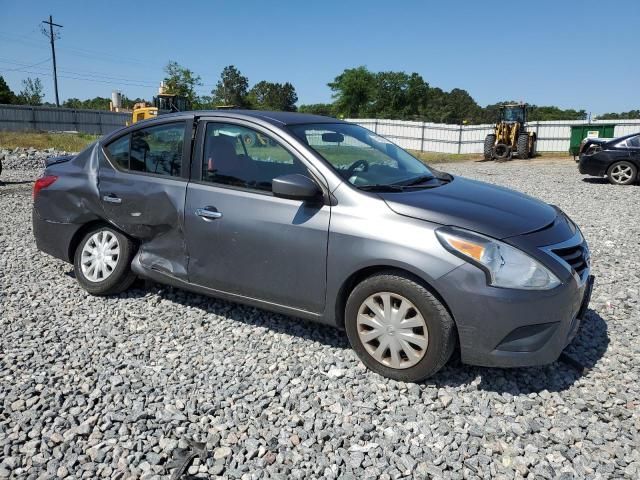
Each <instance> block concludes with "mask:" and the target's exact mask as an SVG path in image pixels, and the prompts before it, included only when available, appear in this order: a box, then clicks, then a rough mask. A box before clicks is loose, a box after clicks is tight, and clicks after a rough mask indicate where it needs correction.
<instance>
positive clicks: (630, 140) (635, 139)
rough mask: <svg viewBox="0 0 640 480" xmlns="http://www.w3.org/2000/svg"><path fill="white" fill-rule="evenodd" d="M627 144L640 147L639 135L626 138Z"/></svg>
mask: <svg viewBox="0 0 640 480" xmlns="http://www.w3.org/2000/svg"><path fill="white" fill-rule="evenodd" d="M627 145H628V146H630V147H633V148H640V135H638V136H635V137H631V138H628V139H627Z"/></svg>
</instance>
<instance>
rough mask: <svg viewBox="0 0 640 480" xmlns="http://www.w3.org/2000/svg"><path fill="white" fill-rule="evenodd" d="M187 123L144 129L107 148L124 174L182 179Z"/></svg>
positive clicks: (111, 157)
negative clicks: (133, 173) (132, 173)
mask: <svg viewBox="0 0 640 480" xmlns="http://www.w3.org/2000/svg"><path fill="white" fill-rule="evenodd" d="M185 127H186V124H185V123H184V122H180V123H172V124H167V125H158V126H155V127H148V128H141V129H139V130H135V131H133V132H131V133H130V134H128V135H125V136H124V137H120V138H118V139H116V140H114V141H113V142H111V143H110V144H108V145H107V146H106V147H105V150H106V151H107V155H108V157H109V159H110V160H111V161H112V162H113V163H114V164H115V165H116V166H117V167H118V168H119V169H121V170H127V171H130V172H140V173H147V174H153V175H163V176H171V177H179V176H180V174H181V171H182V152H183V146H184V134H185Z"/></svg>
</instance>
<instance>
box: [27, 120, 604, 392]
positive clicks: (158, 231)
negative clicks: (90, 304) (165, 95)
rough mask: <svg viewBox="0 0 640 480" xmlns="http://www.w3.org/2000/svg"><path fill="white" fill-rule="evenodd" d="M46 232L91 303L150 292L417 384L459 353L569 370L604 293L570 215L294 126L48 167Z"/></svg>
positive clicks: (169, 133) (238, 129) (114, 146)
mask: <svg viewBox="0 0 640 480" xmlns="http://www.w3.org/2000/svg"><path fill="white" fill-rule="evenodd" d="M247 138H250V139H252V141H250V142H248V141H246V139H247ZM33 224H34V234H35V237H36V241H37V245H38V248H39V249H41V250H42V251H44V252H47V253H49V254H51V255H53V256H55V257H58V258H61V259H63V260H65V261H68V262H71V263H73V264H74V268H75V274H76V278H77V280H78V282H79V283H80V285H81V286H82V287H83V288H84V289H86V290H87V291H88V292H90V293H92V294H96V295H113V294H117V293H119V292H122V291H124V290H126V289H127V288H128V287H129V286H130V285H131V284H132V282H133V281H134V279H135V278H136V277H143V278H148V279H152V280H155V281H157V282H161V283H164V284H168V285H173V286H176V287H179V288H184V289H188V290H191V291H195V292H200V293H202V294H206V295H212V296H215V297H219V298H223V299H227V300H231V301H237V302H242V303H245V304H250V305H254V306H257V307H261V308H264V309H268V310H273V311H276V312H281V313H283V314H288V315H291V316H295V317H301V318H305V319H310V320H315V321H319V322H322V323H327V324H330V325H333V326H336V327H338V328H342V329H344V330H346V334H347V336H348V338H349V341H350V343H351V345H352V347H353V349H354V350H355V351H356V353H357V354H358V355H359V357H360V358H361V360H362V361H363V363H365V364H366V365H367V366H368V367H369V368H370V369H371V370H374V371H376V372H378V373H380V374H382V375H385V376H388V377H391V378H394V379H398V380H404V381H417V380H421V379H424V378H426V377H429V376H430V375H432V374H434V373H435V372H437V371H438V370H439V369H440V368H441V367H442V366H443V365H444V364H445V363H446V362H447V360H448V359H449V358H450V357H451V355H452V353H453V352H454V349H455V347H456V345H458V346H459V352H460V356H461V359H462V361H463V362H465V363H469V364H474V365H484V366H501V367H514V366H527V365H540V364H545V363H549V362H553V361H555V360H556V359H557V358H558V356H559V355H560V353H561V352H562V350H563V349H564V348H565V347H566V346H567V344H568V343H569V342H570V341H571V340H572V338H573V337H574V336H575V334H576V331H577V329H578V326H579V324H580V319H581V317H582V315H583V314H584V312H585V310H586V308H587V305H588V303H589V297H590V292H591V285H592V277H591V276H590V274H589V249H588V247H587V244H586V242H585V240H584V238H583V237H582V234H581V232H580V230H579V229H578V227H577V226H576V225H575V224H574V223H573V222H572V221H571V220H570V219H569V218H568V217H567V216H566V215H565V214H564V213H563V212H562V211H560V209H558V208H556V207H554V206H550V205H547V204H545V203H543V202H540V201H538V200H536V199H533V198H531V197H528V196H526V195H523V194H520V193H517V192H514V191H512V190H508V189H505V188H500V187H497V186H492V185H488V184H484V183H481V182H476V181H471V180H468V179H465V178H462V177H454V176H452V175H449V174H447V173H444V172H440V171H437V170H435V169H432V168H428V167H427V166H425V165H424V164H423V163H421V162H420V161H418V160H416V159H415V158H414V157H412V156H411V155H410V154H409V153H407V152H405V151H404V150H402V149H401V148H399V147H398V146H396V145H394V144H393V143H392V142H390V141H388V140H387V139H385V138H383V137H381V136H379V135H377V134H375V133H373V132H371V131H369V130H367V129H365V128H362V127H360V126H357V125H353V124H350V123H347V122H342V121H339V120H336V119H333V118H328V117H320V116H313V115H303V114H296V113H277V112H252V111H230V110H224V111H223V110H220V111H199V112H187V113H179V114H174V115H165V116H160V117H158V118H156V119H153V120H149V121H144V122H139V123H136V124H135V125H133V126H130V127H127V128H124V129H121V130H119V131H116V132H114V133H112V134H110V135H108V136H106V137H104V138H102V139H100V140H99V141H97V142H96V143H94V144H92V145H91V146H89V147H88V148H87V149H86V150H84V151H83V152H81V153H80V154H79V155H77V156H75V157H73V158H71V159H68V158H67V159H64V158H61V159H57V160H56V159H54V160H52V161H50V162H49V165H48V166H47V168H46V170H45V173H44V175H43V177H42V178H40V179H39V180H38V181H37V182H36V184H35V187H34V208H33Z"/></svg>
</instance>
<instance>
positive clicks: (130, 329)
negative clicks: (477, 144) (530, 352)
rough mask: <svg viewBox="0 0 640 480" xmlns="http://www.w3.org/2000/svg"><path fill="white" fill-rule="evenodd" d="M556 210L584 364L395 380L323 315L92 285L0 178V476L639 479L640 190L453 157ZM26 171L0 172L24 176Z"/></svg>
mask: <svg viewBox="0 0 640 480" xmlns="http://www.w3.org/2000/svg"><path fill="white" fill-rule="evenodd" d="M446 169H447V170H449V171H451V172H452V173H456V174H464V175H467V176H469V177H473V178H478V179H481V180H485V181H489V182H493V183H497V184H501V185H506V186H510V187H514V188H517V189H519V190H522V191H525V192H527V193H529V194H532V195H535V196H538V197H540V198H542V199H544V200H546V201H548V202H551V203H555V204H557V205H559V206H560V207H561V208H563V209H564V210H565V211H566V212H567V213H568V214H569V215H570V216H571V217H572V218H573V219H574V220H575V221H576V222H577V223H579V224H580V226H581V227H582V229H583V232H584V233H585V235H586V237H587V239H588V240H589V242H590V244H591V248H592V255H593V270H594V273H595V274H596V275H597V284H596V288H595V292H594V296H593V301H592V304H591V308H592V310H590V311H589V313H588V315H587V317H586V321H585V322H584V324H583V327H582V329H581V331H580V333H579V335H578V337H577V338H576V340H575V341H574V342H573V344H572V345H571V346H570V347H569V349H568V351H569V353H570V355H571V356H572V357H574V358H575V359H577V360H579V361H580V362H581V363H582V364H583V365H585V366H586V367H588V368H589V370H588V371H587V372H585V373H584V374H582V373H578V372H577V371H576V370H574V369H572V368H571V367H569V366H567V365H565V364H563V363H555V364H553V365H551V366H547V367H543V368H526V369H514V370H500V369H485V368H474V367H468V366H463V365H461V364H460V363H459V362H458V361H456V360H452V361H451V362H450V363H449V365H447V366H446V367H445V368H444V370H443V371H442V372H441V373H440V374H438V375H437V376H436V377H435V378H433V379H432V380H430V381H428V382H425V383H423V384H419V385H416V384H405V383H399V382H394V381H390V380H387V379H385V378H382V377H380V376H377V375H375V374H373V373H370V372H368V371H367V370H365V368H364V367H363V366H362V365H361V364H360V362H359V361H358V360H357V358H356V356H355V354H354V353H353V352H352V351H351V350H350V349H349V347H348V344H347V341H346V339H345V336H344V335H343V334H342V333H340V332H338V331H336V330H333V329H331V328H328V327H323V326H320V325H314V324H310V323H305V322H302V321H298V320H295V319H290V318H287V317H283V316H280V315H275V314H271V313H267V312H264V311H260V310H257V309H254V308H249V307H243V306H238V305H234V304H231V303H226V302H221V301H217V300H214V299H211V298H207V297H203V296H200V295H194V294H190V293H187V292H184V291H180V290H176V289H173V288H168V287H161V286H158V285H147V286H145V285H144V284H140V285H138V286H137V287H136V288H134V289H132V290H131V291H130V292H128V293H126V294H123V295H120V296H118V297H112V298H96V297H91V296H89V295H87V294H86V293H85V292H84V291H83V290H81V289H80V287H79V286H78V285H77V284H76V282H75V281H74V279H73V278H72V275H71V273H72V267H71V266H70V265H67V264H64V263H63V262H60V261H58V260H54V259H53V258H50V257H48V256H46V255H44V254H41V253H39V252H37V251H36V249H35V244H34V240H33V236H32V232H31V223H30V207H31V197H30V193H29V189H30V184H29V183H24V184H21V183H6V184H5V185H3V186H0V272H1V273H0V285H1V288H2V290H1V291H0V314H1V322H2V337H1V339H0V378H1V379H2V380H1V382H0V478H2V477H7V476H12V477H15V478H56V477H57V478H98V477H102V478H145V479H147V478H168V475H169V473H170V472H171V470H170V469H168V468H167V465H168V462H170V460H171V457H172V454H174V453H175V452H176V449H178V448H184V447H186V446H187V443H186V440H196V441H202V442H206V444H207V448H208V449H210V451H211V455H210V457H209V458H208V459H207V460H206V461H203V462H202V463H201V462H200V461H198V460H196V462H195V465H194V466H192V467H191V469H190V470H189V473H191V474H192V475H195V476H197V477H201V478H210V477H212V476H215V475H222V476H224V477H227V478H243V479H245V478H246V479H250V478H263V477H264V478H266V477H271V478H305V479H306V478H320V477H323V478H336V477H341V478H353V479H360V478H382V479H389V478H399V477H412V476H413V477H417V478H505V479H506V478H509V479H511V478H523V477H524V478H629V479H636V478H639V477H640V452H639V450H638V445H640V436H639V435H638V430H639V427H640V399H639V393H640V392H639V390H640V388H639V386H638V373H639V367H638V360H640V341H639V336H638V324H639V321H640V315H639V307H638V289H639V288H640V287H639V285H640V282H639V278H638V277H639V275H640V274H639V271H640V258H639V255H638V252H639V251H640V248H639V247H640V245H638V243H639V239H640V214H639V213H638V208H637V206H638V203H639V200H640V187H639V186H636V187H633V186H632V187H614V186H610V185H608V184H607V183H604V182H602V181H598V180H596V181H588V182H587V181H584V180H583V177H582V176H580V175H579V174H578V173H577V171H576V167H575V164H574V163H573V162H572V161H571V160H569V159H566V160H564V161H563V162H562V163H559V162H548V161H544V160H540V161H536V162H533V163H525V162H521V161H516V162H511V163H509V164H488V163H465V164H456V165H447V166H446ZM33 175H34V172H33V171H18V170H9V171H5V172H4V173H3V175H2V179H3V180H5V181H6V182H21V181H25V182H28V181H29V180H30V179H31V178H32V177H33Z"/></svg>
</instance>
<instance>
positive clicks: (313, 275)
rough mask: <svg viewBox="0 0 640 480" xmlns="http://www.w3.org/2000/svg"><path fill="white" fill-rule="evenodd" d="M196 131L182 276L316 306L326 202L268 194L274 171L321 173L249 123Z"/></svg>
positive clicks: (321, 295)
mask: <svg viewBox="0 0 640 480" xmlns="http://www.w3.org/2000/svg"><path fill="white" fill-rule="evenodd" d="M197 138H198V141H197V142H198V143H197V147H198V155H196V156H195V158H196V159H198V162H197V164H194V166H193V172H192V177H191V182H190V183H189V186H188V189H187V201H186V208H185V226H186V230H187V246H188V250H189V254H190V259H189V281H190V282H192V283H195V284H198V285H202V286H205V287H208V288H212V289H216V290H220V291H223V292H227V293H232V294H236V295H240V296H243V297H249V298H253V299H259V300H262V301H265V302H270V303H275V304H279V305H285V306H289V307H293V308H297V309H300V310H305V311H309V312H314V313H319V312H321V311H322V310H323V309H324V301H325V287H326V256H327V241H328V234H329V216H330V206H329V205H326V204H322V203H316V204H309V203H305V202H302V201H299V200H289V199H283V198H276V197H274V196H273V195H272V193H271V182H272V180H273V178H275V177H278V176H280V175H286V174H292V173H300V174H303V175H307V176H310V177H312V178H314V180H316V182H317V183H318V184H322V180H321V178H318V176H315V177H314V175H317V173H315V174H314V173H312V172H311V170H310V168H311V169H312V168H313V167H312V166H310V165H306V164H305V162H304V161H303V160H302V159H301V158H300V157H299V156H298V155H297V154H296V153H295V150H294V149H293V148H292V147H291V146H290V145H287V144H286V143H285V142H284V141H283V140H281V139H278V138H277V137H276V136H275V135H274V134H272V133H271V132H268V131H266V130H265V129H264V128H262V127H259V126H257V125H253V124H252V123H248V122H242V121H240V120H237V121H236V120H225V121H222V120H221V121H209V122H201V123H200V125H199V126H198V137H197Z"/></svg>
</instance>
